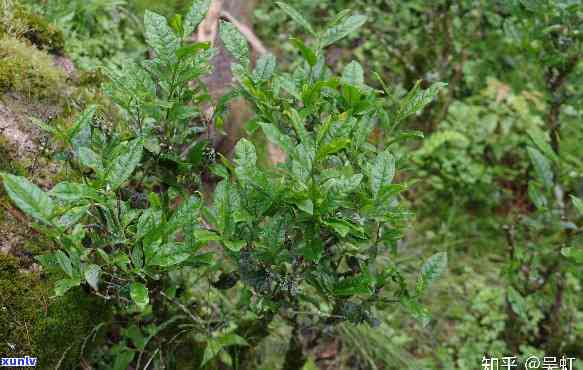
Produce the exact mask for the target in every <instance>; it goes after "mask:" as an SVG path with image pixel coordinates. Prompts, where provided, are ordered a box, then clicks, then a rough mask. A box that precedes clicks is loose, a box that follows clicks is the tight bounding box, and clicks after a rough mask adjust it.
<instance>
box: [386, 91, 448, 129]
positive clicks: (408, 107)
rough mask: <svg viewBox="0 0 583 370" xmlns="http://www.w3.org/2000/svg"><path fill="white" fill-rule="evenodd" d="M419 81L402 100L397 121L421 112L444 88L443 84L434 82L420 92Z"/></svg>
mask: <svg viewBox="0 0 583 370" xmlns="http://www.w3.org/2000/svg"><path fill="white" fill-rule="evenodd" d="M420 86H421V81H417V83H416V84H415V86H414V87H413V89H411V91H410V92H409V93H408V94H407V96H405V97H404V98H403V100H402V101H401V103H400V106H399V110H398V113H397V120H398V121H401V120H403V119H405V118H407V117H409V116H410V115H412V114H415V113H417V112H419V111H421V110H422V109H423V108H424V107H425V106H426V105H427V104H429V103H431V102H432V101H433V98H435V97H436V96H437V94H438V93H439V91H440V90H441V89H442V88H444V87H446V86H447V84H446V83H444V82H436V83H434V84H433V85H431V86H430V87H429V88H428V89H425V90H421V88H420Z"/></svg>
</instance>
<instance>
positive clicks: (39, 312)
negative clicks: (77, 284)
mask: <svg viewBox="0 0 583 370" xmlns="http://www.w3.org/2000/svg"><path fill="white" fill-rule="evenodd" d="M51 293H52V284H51V283H50V282H49V281H47V280H44V279H42V278H41V276H40V275H39V274H38V273H29V272H21V271H20V266H19V261H18V259H16V258H15V257H12V256H6V255H0V355H8V356H11V357H17V356H26V355H29V356H36V357H38V361H39V365H38V366H39V367H40V368H43V369H49V368H54V367H55V366H56V365H57V364H58V363H59V362H60V361H61V359H62V361H61V369H73V368H77V364H78V363H79V357H80V355H81V353H80V351H81V346H82V344H83V341H84V340H85V338H86V337H87V336H88V335H90V334H91V331H92V330H93V328H95V327H96V325H98V324H99V323H101V322H104V321H107V320H109V319H110V313H109V309H108V308H107V305H105V304H104V302H103V301H102V300H100V299H98V298H96V297H92V296H89V295H88V294H86V293H84V292H83V290H82V289H77V290H74V291H72V292H70V293H68V294H67V295H66V296H65V297H62V298H58V299H52V298H50V294H51ZM86 350H87V348H86Z"/></svg>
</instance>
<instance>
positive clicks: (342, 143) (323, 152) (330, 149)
mask: <svg viewBox="0 0 583 370" xmlns="http://www.w3.org/2000/svg"><path fill="white" fill-rule="evenodd" d="M349 146H350V139H347V138H336V139H334V140H332V141H331V142H329V143H327V144H324V145H322V146H320V147H319V148H318V153H317V154H316V161H318V162H320V161H322V160H324V159H326V158H327V157H328V156H329V155H332V154H336V153H338V152H339V151H341V150H343V149H346V148H348V147H349Z"/></svg>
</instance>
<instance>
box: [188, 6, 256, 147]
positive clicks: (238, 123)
mask: <svg viewBox="0 0 583 370" xmlns="http://www.w3.org/2000/svg"><path fill="white" fill-rule="evenodd" d="M255 5H256V1H255V0H213V1H212V3H211V6H210V9H209V12H208V14H207V16H206V18H205V19H204V20H203V22H202V23H201V25H200V26H199V29H198V32H197V34H196V39H197V41H201V42H210V43H211V44H212V45H213V46H214V47H216V49H217V54H216V55H215V57H214V58H213V60H212V61H211V63H212V65H213V66H214V69H213V72H212V73H211V74H210V75H209V76H207V77H205V78H204V79H203V80H204V82H205V83H206V84H207V86H208V88H209V92H210V94H211V96H212V97H213V100H214V101H215V102H216V101H217V100H218V98H219V97H220V96H222V95H224V94H225V93H226V92H227V91H228V90H229V88H230V87H231V84H232V80H233V74H232V73H231V64H232V63H233V62H234V60H233V58H232V56H231V55H230V54H229V53H228V51H227V50H226V49H225V47H224V46H223V44H222V42H221V39H220V37H219V21H220V20H221V19H226V20H227V21H231V23H233V24H236V25H237V26H239V27H238V28H240V30H241V29H244V30H246V31H247V32H242V33H244V34H245V36H247V38H248V39H250V36H249V35H253V33H252V29H251V21H252V16H253V10H254V8H255ZM253 37H254V35H253V36H251V39H250V41H251V42H252V44H253V41H257V40H256V38H255V39H253ZM254 45H256V43H255V44H254ZM256 49H257V47H255V48H254V50H256ZM251 114H252V112H251V111H250V109H249V108H248V106H247V105H246V104H245V103H244V102H242V101H234V102H233V103H232V104H231V109H230V112H229V115H228V116H227V117H226V121H225V125H224V128H223V129H224V131H225V132H226V135H225V136H221V135H218V133H217V132H216V130H215V128H214V127H211V136H212V138H213V144H214V146H215V148H216V149H217V150H218V151H220V152H222V153H227V154H228V153H230V152H231V150H232V149H233V146H234V144H235V143H236V142H237V140H238V138H239V137H240V136H241V129H242V126H243V124H244V123H245V121H246V120H248V119H249V118H250V117H251Z"/></svg>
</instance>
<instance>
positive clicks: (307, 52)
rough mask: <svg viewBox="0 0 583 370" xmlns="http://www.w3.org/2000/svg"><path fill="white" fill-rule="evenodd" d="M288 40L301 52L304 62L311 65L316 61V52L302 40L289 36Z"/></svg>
mask: <svg viewBox="0 0 583 370" xmlns="http://www.w3.org/2000/svg"><path fill="white" fill-rule="evenodd" d="M290 41H291V42H292V44H293V45H294V46H295V47H296V48H298V50H299V51H300V53H302V56H303V57H304V59H305V60H306V62H308V64H309V65H310V67H313V66H315V65H316V64H317V63H318V56H317V55H316V53H315V52H314V51H313V50H312V49H310V48H309V47H307V46H306V44H304V42H303V41H302V40H300V39H296V38H291V39H290Z"/></svg>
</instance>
